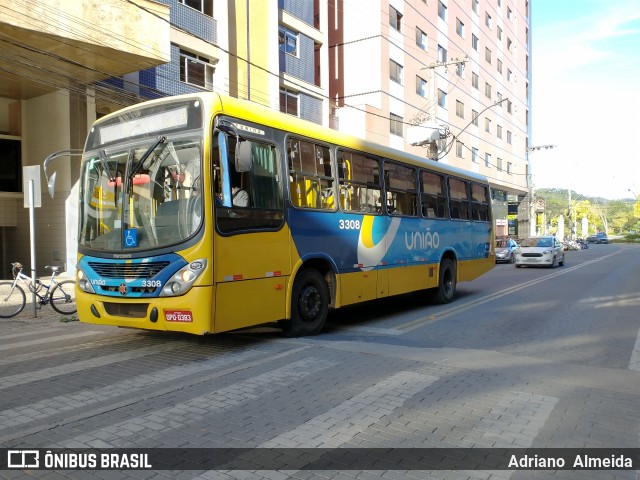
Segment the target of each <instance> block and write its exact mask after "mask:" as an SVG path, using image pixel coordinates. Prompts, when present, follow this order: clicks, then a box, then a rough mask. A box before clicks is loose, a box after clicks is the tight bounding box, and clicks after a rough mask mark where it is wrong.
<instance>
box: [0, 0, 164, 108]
mask: <svg viewBox="0 0 640 480" xmlns="http://www.w3.org/2000/svg"><path fill="white" fill-rule="evenodd" d="M169 39H170V25H169V7H168V6H167V5H162V4H160V3H157V2H154V1H147V0H138V1H137V2H136V3H133V2H122V1H116V0H106V1H105V0H77V1H73V2H60V1H56V0H42V1H39V2H18V3H16V2H14V1H12V0H0V52H1V53H0V58H2V67H0V97H6V98H14V99H18V98H20V99H28V98H33V97H37V96H40V95H44V94H46V93H50V92H53V91H56V90H60V89H67V88H70V87H71V86H73V85H77V84H92V83H94V82H97V81H99V80H104V79H106V78H110V77H117V76H121V75H124V74H126V73H130V72H135V71H138V70H144V69H147V68H151V67H154V66H156V65H160V64H163V63H166V62H169V61H170V59H171V55H170V42H169Z"/></svg>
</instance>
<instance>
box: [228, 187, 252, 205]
mask: <svg viewBox="0 0 640 480" xmlns="http://www.w3.org/2000/svg"><path fill="white" fill-rule="evenodd" d="M231 200H232V202H233V205H234V206H236V207H248V206H249V194H248V193H247V191H246V190H244V189H243V188H241V187H238V186H236V185H234V186H233V187H232V188H231Z"/></svg>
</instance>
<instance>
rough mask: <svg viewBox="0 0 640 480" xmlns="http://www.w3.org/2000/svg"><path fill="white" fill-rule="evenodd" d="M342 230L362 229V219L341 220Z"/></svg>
mask: <svg viewBox="0 0 640 480" xmlns="http://www.w3.org/2000/svg"><path fill="white" fill-rule="evenodd" d="M338 225H339V227H340V230H360V220H342V219H341V220H340V221H339V224H338Z"/></svg>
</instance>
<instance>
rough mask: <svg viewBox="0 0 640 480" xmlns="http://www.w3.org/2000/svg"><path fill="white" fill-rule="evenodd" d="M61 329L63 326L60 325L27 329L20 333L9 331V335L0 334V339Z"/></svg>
mask: <svg viewBox="0 0 640 480" xmlns="http://www.w3.org/2000/svg"><path fill="white" fill-rule="evenodd" d="M60 330H62V328H60V327H55V328H38V329H35V330H25V331H22V332H19V333H9V334H7V335H0V340H8V339H11V338H18V337H28V336H30V335H42V334H43V333H53V332H59V331H60Z"/></svg>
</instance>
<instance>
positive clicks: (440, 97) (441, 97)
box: [438, 89, 447, 108]
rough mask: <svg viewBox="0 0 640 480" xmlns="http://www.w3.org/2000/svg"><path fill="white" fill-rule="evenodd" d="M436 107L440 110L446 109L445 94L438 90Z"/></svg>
mask: <svg viewBox="0 0 640 480" xmlns="http://www.w3.org/2000/svg"><path fill="white" fill-rule="evenodd" d="M438 105H440V106H441V107H442V108H447V94H446V92H444V91H443V90H440V89H438Z"/></svg>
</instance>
